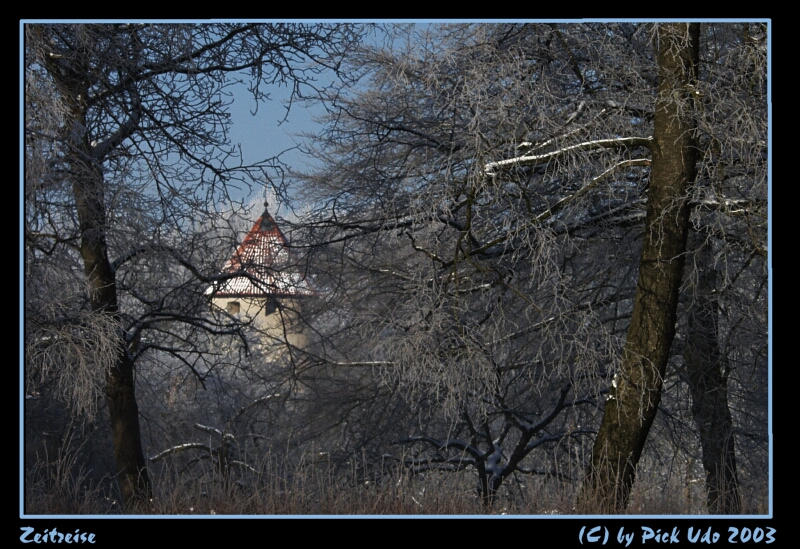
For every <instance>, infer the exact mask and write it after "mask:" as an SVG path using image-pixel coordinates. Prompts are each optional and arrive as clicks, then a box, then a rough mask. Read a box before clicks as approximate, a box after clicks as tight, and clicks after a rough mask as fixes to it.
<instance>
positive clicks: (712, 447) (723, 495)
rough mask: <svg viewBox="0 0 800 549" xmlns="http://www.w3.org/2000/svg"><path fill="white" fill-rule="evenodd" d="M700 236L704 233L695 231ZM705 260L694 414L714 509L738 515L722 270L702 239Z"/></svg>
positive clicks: (690, 358)
mask: <svg viewBox="0 0 800 549" xmlns="http://www.w3.org/2000/svg"><path fill="white" fill-rule="evenodd" d="M693 234H694V235H695V238H696V239H697V240H699V238H698V237H699V235H697V233H693ZM698 245H699V246H701V250H700V260H701V261H700V264H701V265H702V266H703V268H701V269H700V271H699V272H698V275H697V276H698V279H697V286H696V288H695V296H694V302H693V304H692V306H691V308H690V309H689V322H688V334H687V338H686V350H685V351H684V355H683V356H684V361H685V363H686V372H687V379H688V382H689V387H690V389H691V392H692V415H693V416H694V422H695V425H697V431H698V433H699V435H700V444H701V446H702V449H703V467H704V468H705V472H706V493H707V495H708V512H709V513H712V514H723V515H730V514H737V513H739V512H740V510H741V504H740V499H739V479H738V475H737V472H736V452H735V448H734V437H733V423H732V421H731V414H730V410H729V409H728V387H727V382H728V377H727V368H726V364H725V358H724V357H723V356H722V354H721V353H720V350H719V343H718V333H717V327H718V321H717V316H718V310H719V306H718V304H717V301H716V299H715V298H714V295H713V292H714V289H715V287H716V278H717V271H716V270H715V269H714V268H713V267H711V265H712V264H713V263H712V254H711V249H710V244H709V243H707V242H706V243H700V242H698Z"/></svg>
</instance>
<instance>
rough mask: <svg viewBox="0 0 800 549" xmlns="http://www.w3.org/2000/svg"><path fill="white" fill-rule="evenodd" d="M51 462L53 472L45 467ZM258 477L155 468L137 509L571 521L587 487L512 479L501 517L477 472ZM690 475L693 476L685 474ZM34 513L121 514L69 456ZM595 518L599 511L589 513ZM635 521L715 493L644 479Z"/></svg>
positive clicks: (753, 503)
mask: <svg viewBox="0 0 800 549" xmlns="http://www.w3.org/2000/svg"><path fill="white" fill-rule="evenodd" d="M45 463H49V464H47V465H45ZM257 469H258V470H260V471H266V473H262V474H256V473H248V474H247V475H246V476H245V475H241V476H239V477H238V478H232V477H228V478H224V477H223V476H222V475H221V474H219V473H217V472H213V471H211V470H202V471H198V470H196V469H188V470H183V471H179V470H177V468H176V467H175V464H168V465H164V464H159V467H153V468H152V469H151V476H152V479H153V485H154V495H153V498H152V499H151V500H150V501H149V502H148V503H147V504H146V505H144V506H142V507H140V508H139V509H136V510H131V511H129V513H132V514H144V515H493V514H494V515H570V514H575V513H576V511H575V506H574V505H575V499H576V495H577V494H576V485H577V483H571V484H566V483H559V482H556V481H554V480H552V479H547V478H542V477H520V478H518V479H513V478H511V479H508V481H507V482H506V484H504V486H503V488H502V490H501V492H500V493H499V494H498V498H497V501H496V503H495V505H494V506H493V507H492V508H486V507H484V506H483V505H481V503H480V501H479V499H478V497H477V492H476V485H475V476H474V474H472V473H470V472H464V473H459V474H453V473H441V472H438V473H425V474H424V475H419V476H416V477H412V476H409V475H408V474H407V473H403V472H401V471H394V472H391V473H389V474H384V475H383V476H381V477H377V476H375V475H370V474H368V473H365V472H364V469H363V468H362V467H361V466H360V465H359V464H357V463H354V464H353V465H352V466H351V467H350V468H349V469H347V470H345V471H341V470H338V472H337V471H335V470H334V468H333V467H332V466H331V464H330V463H327V462H325V461H317V462H313V461H310V460H307V461H301V462H300V463H298V464H295V465H294V466H292V467H287V465H286V462H285V460H282V459H278V458H275V457H274V456H267V457H265V458H264V461H263V463H261V464H260V466H259V467H258V468H257ZM682 473H685V472H682ZM748 493H749V494H751V496H755V495H758V497H751V499H750V500H749V501H748V502H746V504H745V509H744V511H745V512H746V513H756V514H758V513H766V512H767V508H766V507H767V503H766V502H767V501H768V494H766V493H762V494H756V493H755V492H754V491H750V492H748ZM25 495H26V511H27V513H30V514H55V515H60V514H117V513H122V512H123V510H122V509H121V506H120V505H119V504H118V502H117V501H116V499H115V497H114V496H113V495H112V494H111V493H110V492H109V489H108V487H105V488H104V487H103V486H99V485H92V484H90V483H89V482H88V481H87V480H86V475H85V474H83V473H82V472H81V471H75V469H74V467H72V460H71V459H70V457H69V454H68V453H65V454H64V455H60V456H57V457H56V459H50V460H49V462H48V461H47V460H44V459H42V460H41V462H40V463H38V464H37V465H36V466H35V467H33V468H31V469H30V470H29V471H28V472H27V474H26V492H25ZM584 512H586V513H589V514H591V510H587V511H584ZM626 512H627V514H647V515H685V514H705V513H706V510H705V493H704V488H703V485H702V482H698V479H697V477H692V476H687V475H686V474H681V475H673V476H672V477H670V478H669V479H667V480H666V481H660V482H659V481H657V480H656V479H655V478H654V477H653V476H652V475H648V474H647V472H643V473H642V472H640V475H639V476H638V478H637V481H636V483H635V485H634V487H633V491H632V493H631V500H630V503H629V506H628V509H627V511H626Z"/></svg>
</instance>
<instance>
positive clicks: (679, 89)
mask: <svg viewBox="0 0 800 549" xmlns="http://www.w3.org/2000/svg"><path fill="white" fill-rule="evenodd" d="M698 42H699V25H698V24H696V23H694V24H686V23H675V24H664V25H659V27H658V32H657V52H656V60H657V65H658V79H659V80H658V97H657V98H656V110H655V118H654V128H653V140H654V142H653V145H652V147H651V148H652V168H651V173H650V184H649V191H648V201H647V217H646V220H645V236H644V242H643V246H642V255H641V259H640V264H639V279H638V283H637V288H636V297H635V300H634V306H633V314H632V318H631V325H630V328H629V330H628V335H627V339H626V342H625V348H624V350H623V358H622V364H621V365H620V368H619V371H618V372H617V374H616V375H615V376H614V382H613V386H612V388H611V390H610V392H609V395H608V397H607V399H606V405H605V410H604V413H603V420H602V423H601V425H600V429H599V431H598V433H597V438H596V439H595V444H594V448H593V450H592V459H591V464H590V467H589V469H588V472H587V475H586V477H585V478H584V482H583V485H582V487H581V491H580V494H579V496H578V507H579V509H581V510H582V512H596V513H597V512H599V513H616V512H621V511H623V510H624V509H625V508H626V506H627V503H628V497H629V495H630V490H631V486H632V485H633V481H634V477H635V470H636V465H637V463H638V461H639V457H640V456H641V453H642V448H643V447H644V443H645V440H646V439H647V433H648V431H649V429H650V425H651V424H652V422H653V418H654V417H655V414H656V410H657V408H658V404H659V401H660V399H661V388H662V383H663V376H664V371H665V369H666V364H667V358H668V356H669V350H670V346H671V344H672V339H673V336H674V334H675V318H676V311H677V304H678V289H679V286H680V282H681V275H682V271H683V264H684V253H685V251H686V237H687V231H688V225H689V207H688V197H687V194H688V190H689V186H690V185H691V183H692V182H693V180H694V178H695V175H696V167H695V163H696V160H697V158H696V157H697V154H696V146H695V142H694V141H695V136H694V129H695V123H694V120H693V115H692V113H693V108H692V104H693V100H694V98H693V93H692V92H693V86H692V84H693V82H694V81H695V79H696V71H697V62H698V55H699V53H698Z"/></svg>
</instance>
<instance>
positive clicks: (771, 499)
mask: <svg viewBox="0 0 800 549" xmlns="http://www.w3.org/2000/svg"><path fill="white" fill-rule="evenodd" d="M104 21H109V22H120V21H127V22H132V23H135V22H147V23H163V22H173V23H174V22H181V21H186V22H197V23H203V22H208V23H212V22H214V23H216V22H225V21H243V20H237V19H231V20H225V19H221V20H218V19H208V20H205V19H204V20H181V19H177V20H176V19H164V20H157V19H153V20H147V19H144V20H133V19H132V20H120V19H109V20H102V19H100V20H90V19H87V20H80V19H76V20H64V19H61V20H55V19H53V20H47V19H41V20H40V19H29V20H21V21H20V33H19V45H20V48H19V51H20V84H19V85H20V94H19V97H20V99H19V101H20V119H19V120H20V130H19V131H20V143H24V111H23V107H24V26H25V25H26V24H30V23H42V24H46V23H56V22H69V23H78V24H80V23H86V22H92V23H103V22H104ZM253 21H262V20H260V19H256V20H253ZM263 21H278V22H279V21H301V22H302V21H307V22H336V21H340V20H335V19H331V20H319V19H289V20H270V19H266V20H263ZM341 21H343V22H344V21H352V22H365V23H367V22H370V21H367V20H341ZM376 21H386V22H411V23H424V22H430V23H437V22H438V23H446V22H448V21H451V22H464V23H468V22H498V23H502V22H520V23H523V22H537V21H538V22H542V21H543V20H527V19H519V20H516V19H512V20H506V19H502V20H488V21H487V20H471V19H470V20H437V19H433V20H428V19H423V20H418V19H410V20H393V19H387V20H376ZM544 21H546V22H566V23H581V22H611V21H615V22H663V21H676V22H681V21H702V22H762V23H766V25H767V143H768V151H767V271H768V281H767V286H768V297H767V308H768V312H767V334H768V335H767V357H768V358H767V363H768V366H767V379H768V382H767V385H768V397H767V402H768V404H767V406H768V410H767V425H768V441H769V442H768V448H769V450H768V451H769V458H768V461H769V481H768V482H769V503H768V507H769V511H768V514H767V515H26V514H25V513H24V403H25V390H24V358H23V351H24V335H23V329H24V322H23V320H24V318H23V313H24V301H23V299H24V291H23V290H24V262H23V260H24V253H23V251H24V242H23V231H22V230H20V236H19V254H18V256H19V260H20V264H19V275H20V276H19V320H20V323H19V326H20V333H19V342H18V345H19V357H20V358H19V360H20V365H19V375H20V381H19V394H20V396H21V398H20V404H19V414H20V420H19V422H20V425H19V427H20V430H19V457H20V459H19V464H20V465H19V468H20V477H19V513H20V518H30V519H49V518H60V519H127V518H163V519H176V518H177V519H180V518H190V519H203V518H216V519H226V518H233V519H242V518H245V519H265V518H266V519H268V518H332V519H333V518H339V519H341V518H453V519H454V520H458V519H462V518H486V519H492V518H542V519H597V518H608V519H613V518H625V519H654V518H664V517H669V518H670V519H675V520H682V519H686V520H689V519H703V518H732V519H748V518H764V517H765V516H766V517H768V518H772V517H773V513H774V511H773V504H774V490H773V487H774V483H773V482H774V479H773V463H774V454H773V435H772V417H773V414H772V361H773V352H772V333H773V321H772V303H773V301H772V249H773V248H772V78H771V76H772V74H771V70H772V25H771V19H769V18H754V19H750V18H719V19H716V18H709V19H692V18H663V19H662V18H654V19H638V18H635V19H577V20H576V19H553V20H544ZM19 162H20V163H19V166H20V198H19V220H20V221H19V222H20V229H22V227H23V221H24V218H23V214H24V198H23V197H24V147H20V156H19Z"/></svg>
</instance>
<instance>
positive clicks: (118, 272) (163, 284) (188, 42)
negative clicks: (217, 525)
mask: <svg viewBox="0 0 800 549" xmlns="http://www.w3.org/2000/svg"><path fill="white" fill-rule="evenodd" d="M352 30H353V29H352V28H349V27H342V26H337V25H305V24H255V23H250V24H213V25H210V24H169V25H161V24H101V25H81V24H30V25H27V26H26V27H25V52H26V73H25V79H26V102H27V103H26V153H27V159H28V162H29V165H28V166H26V175H27V177H26V189H25V193H26V220H25V224H26V226H25V234H26V247H27V248H28V249H29V250H31V254H35V255H36V257H37V258H38V259H39V260H41V261H42V262H43V263H45V262H47V261H48V260H52V258H55V257H57V256H56V255H55V253H56V252H58V254H59V255H61V254H65V253H66V254H67V255H69V254H70V253H72V252H77V253H78V254H79V259H78V262H79V264H81V265H82V268H83V274H82V275H80V276H81V278H82V279H83V280H85V281H86V285H85V290H86V293H85V295H86V302H85V304H81V303H77V304H76V307H77V308H78V309H79V310H86V311H91V313H92V314H93V315H98V316H97V318H101V317H102V318H104V319H107V320H108V321H109V322H110V323H111V324H112V325H113V326H115V328H114V330H112V331H115V332H116V336H115V337H114V338H112V339H111V340H109V342H108V344H107V346H108V348H109V349H112V350H114V351H113V353H112V354H113V355H114V356H113V358H109V357H108V353H106V354H105V355H97V358H96V360H101V356H105V357H106V358H105V359H104V360H103V365H102V366H103V368H102V371H104V372H105V374H104V376H105V380H104V390H105V397H106V403H107V406H108V409H109V413H110V420H111V427H112V433H113V447H114V452H115V456H116V463H117V470H118V480H119V486H120V489H121V492H122V496H123V499H124V501H125V502H126V503H127V504H130V505H134V504H135V502H136V501H137V500H140V499H141V498H142V497H146V496H147V495H148V494H149V493H150V482H149V480H148V473H147V467H146V464H145V460H144V455H143V451H142V444H141V440H140V426H139V409H138V406H137V400H136V396H135V392H134V385H135V384H134V370H135V364H136V361H137V359H139V357H142V356H145V355H146V354H147V353H148V351H149V352H150V353H153V352H157V353H162V354H168V355H172V356H174V357H175V358H176V359H178V360H180V361H181V362H182V363H183V364H185V365H186V366H188V367H189V368H191V369H192V370H193V371H194V372H195V373H197V374H201V372H200V369H201V368H202V364H203V361H204V360H205V359H204V358H203V357H202V356H201V354H199V353H198V349H197V347H196V345H197V341H198V340H197V339H196V336H197V335H198V334H199V335H201V336H202V335H203V334H205V336H207V335H208V334H214V333H216V334H222V335H224V334H232V335H235V334H236V333H238V332H239V331H240V329H241V327H240V326H239V325H238V324H237V323H236V322H235V321H233V320H232V319H230V318H228V319H225V318H222V317H219V316H218V317H217V318H214V317H211V316H209V315H208V314H206V313H207V304H206V303H205V300H204V298H203V292H202V289H203V286H204V285H207V284H208V283H209V282H210V281H211V280H212V278H213V276H214V275H215V273H216V271H217V269H218V268H219V263H217V264H216V265H214V266H212V263H213V262H214V260H217V259H219V257H218V256H215V255H214V254H213V253H209V251H210V250H214V249H216V250H217V254H219V253H220V252H219V245H218V244H219V240H217V241H216V242H215V241H214V240H213V238H211V237H212V235H211V234H210V233H208V232H205V233H204V234H203V233H197V232H195V229H202V228H205V229H207V228H208V226H207V225H204V224H207V223H208V220H209V219H213V218H216V217H218V215H219V212H220V209H229V208H231V207H234V208H235V207H236V201H237V200H239V204H240V206H239V207H241V200H242V199H241V198H237V195H238V196H242V195H241V194H240V193H243V192H244V193H245V194H246V192H247V191H248V189H250V188H251V185H252V184H253V183H254V182H256V181H258V182H259V183H263V182H264V181H267V182H269V183H271V184H272V185H274V187H275V189H276V191H278V192H282V191H283V187H282V182H281V179H280V178H275V177H273V175H274V174H277V175H278V176H279V175H280V171H279V170H278V168H279V165H278V163H277V162H276V161H275V160H274V159H265V160H264V161H261V162H258V163H256V164H253V165H243V164H242V163H241V161H240V157H239V156H238V153H237V151H236V149H235V148H234V147H231V146H230V145H229V143H228V133H227V130H228V124H229V122H228V121H229V118H228V114H227V112H226V108H227V106H228V105H229V103H230V95H229V92H228V90H229V87H230V86H231V85H233V84H234V83H235V82H236V81H238V80H241V81H246V82H247V83H248V86H249V89H250V91H251V92H252V94H253V97H254V99H255V100H256V102H258V101H262V100H265V99H267V98H268V89H267V86H268V85H271V84H275V83H279V84H287V85H289V86H291V87H292V90H293V94H292V97H298V96H300V95H302V94H303V93H304V89H303V87H302V86H304V85H306V86H308V87H307V88H306V90H313V89H314V78H315V75H317V74H319V73H320V72H322V71H327V70H330V69H335V68H336V64H337V63H338V60H339V59H340V57H341V55H342V53H343V52H344V51H345V50H346V49H347V47H348V45H349V44H350V43H351V41H352V39H353V38H354V36H355V35H354V34H353V32H352ZM42 107H43V108H42ZM229 234H230V233H229ZM215 244H216V247H215ZM62 250H65V251H62ZM29 257H33V255H31V256H29ZM50 267H51V268H53V267H54V266H53V265H52V264H51V266H50ZM55 268H56V269H57V268H58V267H57V266H56V267H55ZM62 272H63V275H64V277H65V279H66V280H69V279H70V278H72V277H75V276H77V273H76V272H74V271H72V272H64V271H62ZM29 283H30V285H29V287H28V291H29V293H30V292H37V291H39V290H38V288H37V286H36V281H29ZM39 312H40V311H38V310H36V309H28V310H27V313H28V314H29V315H31V316H34V315H37V314H38V313H39ZM92 318H94V317H92ZM31 321H32V322H36V321H37V319H36V318H31ZM60 321H61V322H73V320H72V319H69V318H67V319H64V318H61V319H60ZM31 337H32V338H33V339H36V338H39V341H41V337H40V335H38V334H31ZM88 341H89V340H85V342H88ZM79 353H80V354H82V355H85V354H91V350H90V349H89V348H87V347H85V346H84V348H83V349H82V350H80V351H79ZM36 356H37V355H32V356H31V358H35V357H36ZM211 360H213V359H211ZM29 367H31V368H33V367H34V365H33V364H31V365H30V366H29ZM64 375H70V372H69V371H66V372H64Z"/></svg>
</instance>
